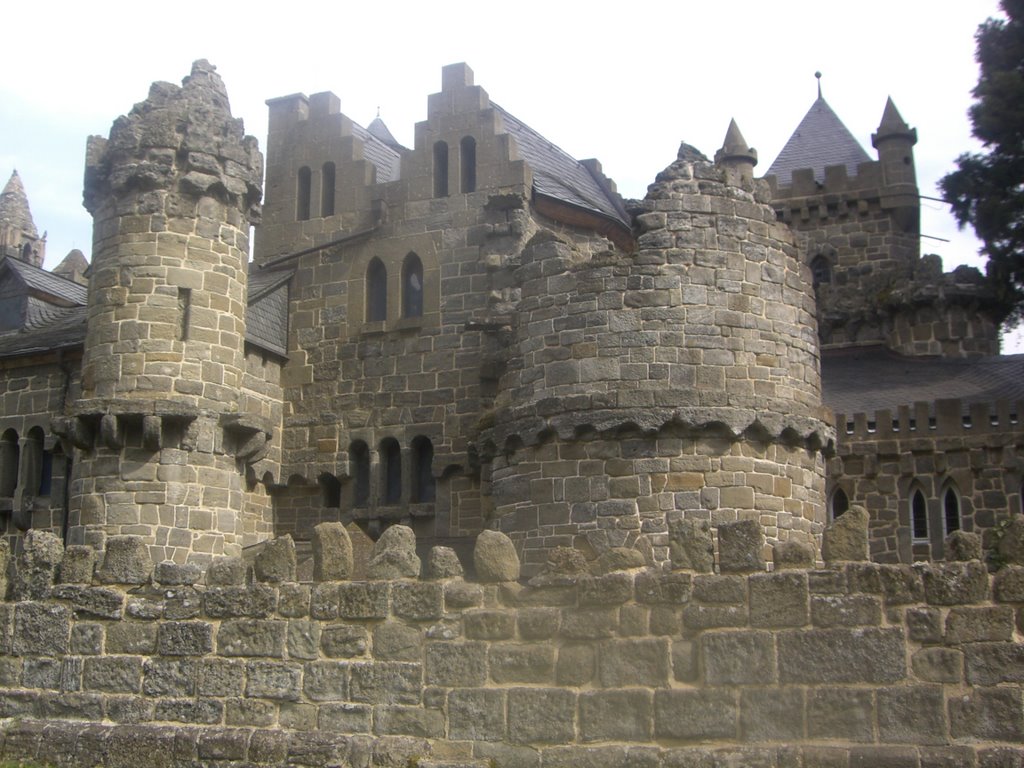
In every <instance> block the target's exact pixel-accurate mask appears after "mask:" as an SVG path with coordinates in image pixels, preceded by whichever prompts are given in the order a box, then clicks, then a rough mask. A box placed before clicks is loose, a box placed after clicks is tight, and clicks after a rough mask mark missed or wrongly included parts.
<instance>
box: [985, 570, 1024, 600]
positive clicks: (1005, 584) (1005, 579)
mask: <svg viewBox="0 0 1024 768" xmlns="http://www.w3.org/2000/svg"><path fill="white" fill-rule="evenodd" d="M992 589H993V592H994V593H995V599H996V601H998V602H1000V603H1024V567H1022V566H1019V565H1011V566H1007V567H1005V568H1001V569H1000V570H999V571H997V572H996V575H995V578H994V579H993V580H992Z"/></svg>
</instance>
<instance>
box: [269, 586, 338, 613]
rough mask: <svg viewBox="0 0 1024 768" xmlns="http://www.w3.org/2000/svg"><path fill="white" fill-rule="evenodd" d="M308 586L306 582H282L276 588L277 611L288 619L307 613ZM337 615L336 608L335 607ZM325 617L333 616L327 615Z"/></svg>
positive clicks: (308, 600) (308, 601)
mask: <svg viewBox="0 0 1024 768" xmlns="http://www.w3.org/2000/svg"><path fill="white" fill-rule="evenodd" d="M309 603H310V588H309V586H308V585H306V584H282V585H281V586H280V587H278V589H277V612H278V614H280V615H281V616H283V617H285V618H288V619H302V618H305V617H306V616H308V615H309ZM335 615H337V608H335ZM327 618H334V616H329V617H327Z"/></svg>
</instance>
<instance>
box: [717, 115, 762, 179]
mask: <svg viewBox="0 0 1024 768" xmlns="http://www.w3.org/2000/svg"><path fill="white" fill-rule="evenodd" d="M715 165H720V166H723V167H724V168H725V178H726V182H727V183H729V184H732V185H733V186H744V185H746V184H749V183H750V182H751V181H752V180H753V178H754V166H755V165H757V150H756V149H754V148H753V147H751V146H748V145H747V140H746V139H744V138H743V134H742V133H741V132H740V127H739V126H738V125H737V124H736V120H735V119H733V120H730V121H729V130H727V131H726V132H725V141H724V142H723V143H722V148H721V149H720V150H718V151H717V152H715Z"/></svg>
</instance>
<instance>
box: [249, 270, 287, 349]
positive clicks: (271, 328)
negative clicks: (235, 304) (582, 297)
mask: <svg viewBox="0 0 1024 768" xmlns="http://www.w3.org/2000/svg"><path fill="white" fill-rule="evenodd" d="M293 274H294V271H293V270H288V269H279V270H270V271H261V270H257V269H250V271H249V304H248V306H247V307H246V309H245V340H246V341H248V342H249V343H251V344H255V345H256V346H257V347H260V348H262V349H266V350H267V351H269V352H275V353H277V354H279V355H282V356H286V355H287V354H288V281H289V280H290V279H291V277H292V275H293Z"/></svg>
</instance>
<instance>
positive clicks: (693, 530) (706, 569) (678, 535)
mask: <svg viewBox="0 0 1024 768" xmlns="http://www.w3.org/2000/svg"><path fill="white" fill-rule="evenodd" d="M668 554H669V560H670V561H671V562H672V568H673V569H674V570H679V571H696V572H697V573H710V572H711V571H712V570H713V569H714V566H715V549H714V543H713V541H712V537H711V524H710V523H709V522H708V521H706V520H690V519H687V518H678V519H670V520H669V522H668Z"/></svg>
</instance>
